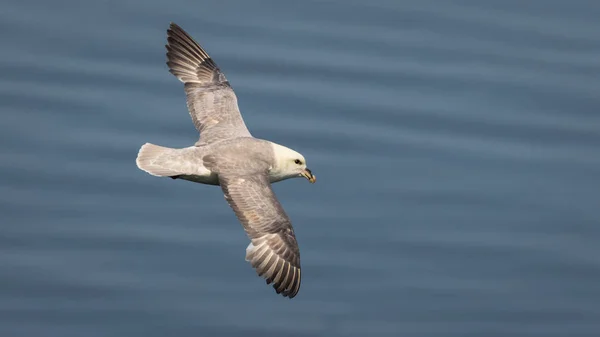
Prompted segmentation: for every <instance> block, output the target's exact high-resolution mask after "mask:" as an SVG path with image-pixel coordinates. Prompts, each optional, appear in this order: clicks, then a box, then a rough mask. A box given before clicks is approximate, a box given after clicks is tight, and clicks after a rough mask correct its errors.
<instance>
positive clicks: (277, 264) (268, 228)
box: [219, 172, 300, 298]
mask: <svg viewBox="0 0 600 337" xmlns="http://www.w3.org/2000/svg"><path fill="white" fill-rule="evenodd" d="M219 181H220V183H221V188H222V189H223V193H225V199H226V200H227V202H228V203H229V205H230V206H231V208H232V209H233V211H234V212H235V215H236V216H237V217H238V219H239V220H240V222H241V223H242V225H243V226H244V229H245V230H246V233H247V234H248V237H249V238H250V240H251V243H250V245H248V248H246V261H249V262H250V264H252V267H254V268H255V269H256V272H257V273H258V275H259V276H261V277H263V278H265V279H266V281H267V284H271V283H273V288H274V289H275V291H276V292H277V293H278V294H282V295H283V296H287V297H289V298H293V297H294V296H296V294H298V291H299V290H300V250H299V249H298V243H297V242H296V236H295V235H294V229H293V228H292V223H291V222H290V219H289V218H288V216H287V214H286V213H285V211H284V210H283V207H281V204H280V203H279V201H278V200H277V197H276V196H275V193H274V192H273V190H272V189H271V184H270V183H269V178H268V176H267V174H266V172H265V174H259V175H228V174H225V175H223V174H219Z"/></svg>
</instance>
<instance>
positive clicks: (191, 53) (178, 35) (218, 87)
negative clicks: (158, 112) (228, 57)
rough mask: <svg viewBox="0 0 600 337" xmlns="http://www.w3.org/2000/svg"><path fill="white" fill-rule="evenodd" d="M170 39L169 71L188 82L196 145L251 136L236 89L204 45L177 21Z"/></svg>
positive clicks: (172, 26)
mask: <svg viewBox="0 0 600 337" xmlns="http://www.w3.org/2000/svg"><path fill="white" fill-rule="evenodd" d="M167 41H168V44H167V45H166V47H167V65H168V66H169V71H170V72H171V73H172V74H173V75H175V76H176V77H177V78H178V79H179V80H180V81H181V82H183V83H184V84H185V85H184V89H185V93H186V96H187V106H188V110H189V112H190V115H191V116H192V121H193V122H194V126H196V129H198V131H199V132H200V139H199V140H198V142H197V143H196V146H200V145H203V144H209V143H213V142H216V141H219V140H223V139H229V138H237V137H251V135H250V132H249V131H248V129H247V128H246V124H245V123H244V120H243V119H242V115H241V114H240V110H239V108H238V103H237V97H236V96H235V92H234V91H233V89H232V88H231V86H230V85H229V82H228V81H227V79H226V78H225V75H224V74H223V73H222V72H221V70H220V69H219V67H218V66H217V64H216V63H215V62H214V61H213V60H212V59H211V58H210V56H208V54H207V53H206V52H205V51H204V49H202V47H200V45H199V44H198V43H196V41H194V39H193V38H192V37H191V36H190V35H189V34H187V33H186V32H185V31H184V30H183V29H182V28H181V27H179V26H178V25H176V24H174V23H171V25H170V27H169V29H168V31H167Z"/></svg>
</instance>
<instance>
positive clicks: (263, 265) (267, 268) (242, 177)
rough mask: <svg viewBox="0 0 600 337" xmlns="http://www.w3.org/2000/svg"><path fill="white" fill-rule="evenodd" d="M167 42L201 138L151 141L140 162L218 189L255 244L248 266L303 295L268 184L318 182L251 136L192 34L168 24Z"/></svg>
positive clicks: (295, 257)
mask: <svg viewBox="0 0 600 337" xmlns="http://www.w3.org/2000/svg"><path fill="white" fill-rule="evenodd" d="M167 41H168V43H167V45H166V48H167V65H168V66H169V72H171V74H173V75H175V76H176V77H177V78H178V79H179V80H180V81H181V82H183V83H184V90H185V94H186V98H187V107H188V110H189V113H190V116H191V117H192V121H193V123H194V126H195V127H196V129H197V130H198V132H199V133H200V137H199V139H198V141H197V142H196V143H195V144H194V145H193V146H190V147H186V148H181V149H174V148H168V147H163V146H158V145H154V144H150V143H146V144H144V145H143V146H142V147H141V148H140V150H139V153H138V156H137V159H136V164H137V166H138V168H140V169H141V170H143V171H146V172H148V173H149V174H151V175H154V176H158V177H170V178H173V179H183V180H188V181H192V182H196V183H201V184H207V185H217V186H221V189H222V191H223V193H224V195H225V199H226V200H227V203H228V204H229V206H231V208H232V209H233V212H234V213H235V215H236V216H237V218H238V220H239V221H240V222H241V224H242V226H243V228H244V230H245V231H246V234H247V235H248V238H249V239H250V244H249V245H248V247H247V248H246V261H248V262H249V263H250V264H251V265H252V267H253V268H254V269H255V270H256V272H257V274H258V275H259V276H261V277H263V278H264V279H266V282H267V284H272V285H273V288H274V289H275V291H276V292H277V293H278V294H282V295H283V296H286V297H289V298H293V297H295V296H296V295H297V294H298V291H299V290H300V281H301V275H300V250H299V248H298V242H297V241H296V236H295V234H294V229H293V227H292V223H291V221H290V219H289V217H288V216H287V214H286V213H285V210H284V209H283V207H282V206H281V204H280V203H279V201H278V200H277V197H276V196H275V193H274V192H273V190H272V188H271V183H275V182H279V181H282V180H285V179H290V178H296V177H304V178H306V179H307V180H308V181H310V182H311V183H314V182H315V181H316V178H315V176H314V175H313V174H312V172H311V171H310V170H309V169H308V168H307V167H306V160H305V159H304V156H302V155H301V154H300V153H298V152H296V151H294V150H292V149H290V148H288V147H285V146H283V145H279V144H276V143H273V142H271V141H268V140H263V139H258V138H254V137H253V136H252V135H251V134H250V131H248V129H247V128H246V125H245V123H244V120H243V118H242V115H241V114H240V110H239V107H238V103H237V97H236V95H235V92H234V91H233V89H232V88H231V85H230V84H229V82H228V81H227V79H226V78H225V75H224V74H223V72H221V70H220V69H219V67H218V66H217V64H216V63H215V62H214V61H213V60H212V59H211V58H210V56H208V54H207V53H206V51H204V49H202V47H201V46H200V45H199V44H198V43H197V42H196V41H194V39H193V38H192V37H191V36H190V35H189V34H188V33H186V32H185V31H184V30H183V29H182V28H181V27H179V26H178V25H176V24H175V23H171V24H170V27H169V29H168V30H167Z"/></svg>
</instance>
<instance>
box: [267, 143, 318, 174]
mask: <svg viewBox="0 0 600 337" xmlns="http://www.w3.org/2000/svg"><path fill="white" fill-rule="evenodd" d="M271 145H272V146H273V154H274V156H275V158H274V159H275V162H274V163H273V167H272V168H271V182H276V181H280V180H285V179H289V178H297V177H304V178H306V179H308V181H310V182H311V183H314V182H315V181H316V179H317V178H316V177H315V176H314V175H313V174H312V172H311V171H310V170H309V169H308V168H306V160H305V159H304V156H303V155H301V154H300V153H298V152H296V151H294V150H292V149H290V148H287V147H285V146H281V145H279V144H275V143H271Z"/></svg>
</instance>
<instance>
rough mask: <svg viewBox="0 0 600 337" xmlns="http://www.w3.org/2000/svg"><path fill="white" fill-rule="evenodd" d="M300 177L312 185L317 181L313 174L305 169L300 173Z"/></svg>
mask: <svg viewBox="0 0 600 337" xmlns="http://www.w3.org/2000/svg"><path fill="white" fill-rule="evenodd" d="M300 175H301V176H303V177H304V178H306V179H308V181H310V182H311V183H313V184H314V183H315V181H317V177H316V176H315V175H314V174H312V172H311V171H310V170H309V169H307V168H305V169H304V170H303V171H302V172H300Z"/></svg>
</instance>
